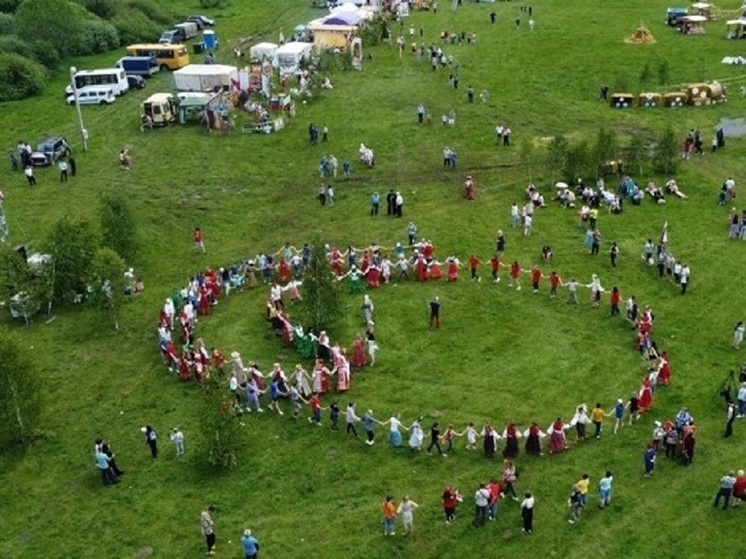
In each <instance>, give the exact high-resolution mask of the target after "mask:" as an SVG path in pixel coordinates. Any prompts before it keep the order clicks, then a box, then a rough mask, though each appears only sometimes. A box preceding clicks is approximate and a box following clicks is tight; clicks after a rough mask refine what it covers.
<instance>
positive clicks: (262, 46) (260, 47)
mask: <svg viewBox="0 0 746 559" xmlns="http://www.w3.org/2000/svg"><path fill="white" fill-rule="evenodd" d="M277 48H278V47H277V45H276V44H275V43H258V44H256V45H254V46H253V47H251V48H250V49H249V57H250V58H251V59H252V60H260V61H261V60H267V61H269V62H270V63H272V64H274V63H275V53H276V52H277Z"/></svg>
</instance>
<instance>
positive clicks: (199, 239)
mask: <svg viewBox="0 0 746 559" xmlns="http://www.w3.org/2000/svg"><path fill="white" fill-rule="evenodd" d="M192 238H193V239H194V252H201V253H202V254H207V250H206V249H205V237H204V235H203V234H202V230H201V229H200V228H199V227H195V228H194V233H193V234H192Z"/></svg>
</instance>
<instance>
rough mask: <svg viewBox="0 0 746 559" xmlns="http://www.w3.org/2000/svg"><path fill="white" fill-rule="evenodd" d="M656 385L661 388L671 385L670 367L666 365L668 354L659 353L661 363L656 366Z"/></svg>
mask: <svg viewBox="0 0 746 559" xmlns="http://www.w3.org/2000/svg"><path fill="white" fill-rule="evenodd" d="M658 383H659V384H662V385H663V386H668V385H669V384H671V366H670V365H669V364H668V352H666V351H664V352H663V353H661V362H660V364H659V365H658Z"/></svg>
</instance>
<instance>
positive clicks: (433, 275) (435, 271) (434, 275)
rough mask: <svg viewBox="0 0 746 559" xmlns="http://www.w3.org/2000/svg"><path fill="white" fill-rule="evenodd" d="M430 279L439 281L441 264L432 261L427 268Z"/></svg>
mask: <svg viewBox="0 0 746 559" xmlns="http://www.w3.org/2000/svg"><path fill="white" fill-rule="evenodd" d="M429 270H430V271H429V274H430V279H434V280H439V279H440V278H442V277H443V270H442V269H441V264H440V262H438V261H437V260H432V261H431V262H430V267H429Z"/></svg>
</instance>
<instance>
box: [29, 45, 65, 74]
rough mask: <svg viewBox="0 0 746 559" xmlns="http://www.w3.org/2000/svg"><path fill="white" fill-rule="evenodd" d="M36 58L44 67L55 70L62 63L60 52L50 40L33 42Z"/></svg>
mask: <svg viewBox="0 0 746 559" xmlns="http://www.w3.org/2000/svg"><path fill="white" fill-rule="evenodd" d="M31 48H32V50H33V51H34V59H35V60H36V61H37V62H39V63H41V64H43V65H44V67H46V68H49V69H50V70H54V69H56V68H58V67H59V65H60V53H59V52H57V49H56V48H54V45H52V43H50V42H49V41H34V42H33V43H31Z"/></svg>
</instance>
